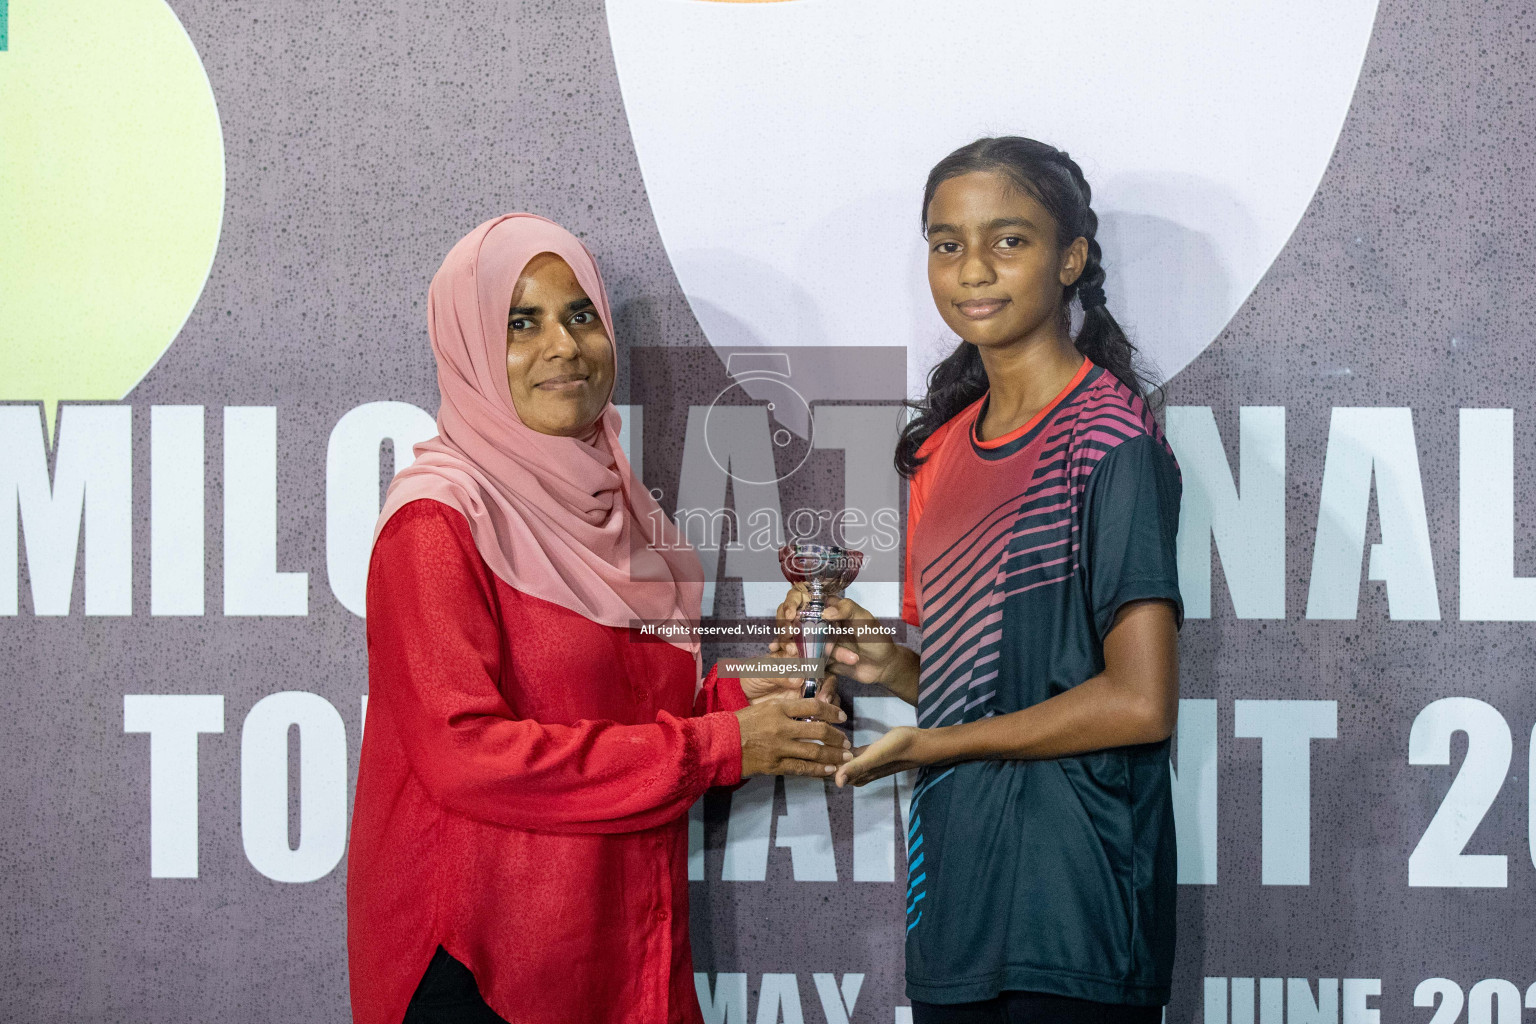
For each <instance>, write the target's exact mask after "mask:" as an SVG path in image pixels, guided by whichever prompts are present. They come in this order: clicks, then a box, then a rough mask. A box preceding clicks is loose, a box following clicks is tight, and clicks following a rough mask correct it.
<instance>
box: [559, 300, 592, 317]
mask: <svg viewBox="0 0 1536 1024" xmlns="http://www.w3.org/2000/svg"><path fill="white" fill-rule="evenodd" d="M591 307H592V300H591V299H589V298H587V297H586V296H582V297H581V298H579V299H572V300H571V301H570V302H567V303H566V304H565V311H566V312H567V313H577V312H580V311H581V310H583V309H590V308H591Z"/></svg>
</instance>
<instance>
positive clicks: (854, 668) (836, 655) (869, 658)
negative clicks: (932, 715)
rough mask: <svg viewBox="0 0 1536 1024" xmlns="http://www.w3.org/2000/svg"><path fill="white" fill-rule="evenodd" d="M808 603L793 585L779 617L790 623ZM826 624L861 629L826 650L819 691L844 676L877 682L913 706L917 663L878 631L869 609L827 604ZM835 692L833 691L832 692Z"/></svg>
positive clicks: (846, 603)
mask: <svg viewBox="0 0 1536 1024" xmlns="http://www.w3.org/2000/svg"><path fill="white" fill-rule="evenodd" d="M809 600H810V594H809V593H808V592H807V591H806V589H805V587H804V585H803V584H796V585H795V587H794V588H793V589H792V590H791V591H790V592H789V596H788V597H786V598H785V599H784V604H782V605H780V606H779V608H780V615H781V617H786V618H787V619H788V620H790V621H794V620H795V619H797V618H798V617H799V614H800V609H801V608H802V607H804V605H805V604H806V603H807V602H808V601H809ZM821 617H822V619H823V621H826V622H836V623H840V624H842V625H847V626H855V627H864V628H863V629H862V630H861V631H860V632H859V633H858V634H856V635H854V636H850V637H844V638H843V639H841V640H838V641H836V642H835V643H831V644H830V645H829V648H828V665H827V671H828V673H829V675H828V677H827V679H826V680H825V681H824V682H823V683H822V688H823V692H826V691H827V690H829V689H830V688H832V687H834V686H835V685H836V680H835V677H837V676H844V677H846V678H848V679H852V680H853V681H854V682H857V683H878V684H879V685H881V686H883V687H885V688H886V689H887V690H890V691H891V692H892V693H894V694H895V695H896V696H898V697H900V698H901V699H902V700H905V701H906V702H907V703H908V704H914V705H915V704H916V703H917V683H918V675H919V672H920V670H921V667H922V666H921V663H920V662H919V660H918V657H917V654H916V653H914V652H913V651H912V650H911V649H910V648H907V647H902V646H900V645H899V644H897V643H896V642H895V641H894V640H892V639H890V638H889V637H888V636H887V635H885V634H883V633H880V632H878V631H877V630H876V629H875V627H876V626H878V625H879V620H877V619H876V618H875V617H874V616H873V615H871V614H870V612H869V609H867V608H864V607H863V606H862V605H859V604H858V603H857V602H854V601H852V600H850V599H848V598H846V597H841V598H838V599H837V600H835V601H831V602H829V603H828V604H827V606H826V607H825V608H824V609H822V613H821ZM834 692H835V691H834Z"/></svg>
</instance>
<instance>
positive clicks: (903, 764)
mask: <svg viewBox="0 0 1536 1024" xmlns="http://www.w3.org/2000/svg"><path fill="white" fill-rule="evenodd" d="M923 741H924V736H923V730H921V729H914V728H912V727H911V726H910V725H902V726H897V727H896V728H894V729H892V730H891V731H890V732H888V733H886V734H885V735H884V736H881V737H880V738H879V739H877V740H875V742H873V743H871V744H870V745H869V746H867V747H861V748H860V749H859V750H857V751H855V752H854V758H853V760H851V761H849V762H847V763H846V764H844V765H843V766H842V767H840V768H839V769H838V770H837V784H838V786H839V787H842V786H847V785H854V786H862V785H864V784H865V783H866V782H874V781H875V780H876V779H883V778H885V777H886V776H887V775H895V774H896V773H897V772H904V771H907V770H908V769H910V768H921V767H923V766H924V765H926V764H928V763H929V762H928V760H927V758H926V752H925V750H924V743H923Z"/></svg>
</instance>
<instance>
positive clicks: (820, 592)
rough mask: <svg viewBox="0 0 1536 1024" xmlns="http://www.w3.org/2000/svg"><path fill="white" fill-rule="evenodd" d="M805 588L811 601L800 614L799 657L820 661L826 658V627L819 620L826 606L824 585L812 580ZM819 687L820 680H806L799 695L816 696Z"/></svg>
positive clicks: (823, 582)
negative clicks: (808, 591)
mask: <svg viewBox="0 0 1536 1024" xmlns="http://www.w3.org/2000/svg"><path fill="white" fill-rule="evenodd" d="M807 586H808V588H809V589H810V594H811V599H810V601H808V602H807V603H806V605H805V607H804V608H803V609H802V610H801V612H800V638H801V639H800V644H801V657H804V658H815V659H817V660H818V661H820V660H821V659H822V658H824V657H826V653H827V644H826V639H825V636H824V633H825V629H826V626H825V623H823V622H822V620H821V612H822V609H824V608H825V607H826V606H827V603H826V583H825V581H823V580H819V579H812V580H810V581H809V582H808V584H807ZM820 685H821V680H820V678H814V679H813V678H807V679H806V680H805V686H804V687H803V689H802V691H801V695H802V696H805V697H814V696H816V690H817V688H818V687H819V686H820Z"/></svg>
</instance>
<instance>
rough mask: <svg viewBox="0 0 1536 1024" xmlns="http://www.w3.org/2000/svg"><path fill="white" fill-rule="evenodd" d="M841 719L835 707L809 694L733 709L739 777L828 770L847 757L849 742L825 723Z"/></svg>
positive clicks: (825, 773) (821, 774)
mask: <svg viewBox="0 0 1536 1024" xmlns="http://www.w3.org/2000/svg"><path fill="white" fill-rule="evenodd" d="M847 720H848V716H847V715H845V714H843V712H842V710H841V709H840V708H836V707H833V706H832V705H831V704H828V703H827V702H826V701H821V700H815V699H810V698H800V699H796V700H772V701H764V702H763V703H760V704H754V705H752V706H751V707H748V708H742V709H741V710H740V711H738V712H736V721H737V722H738V723H740V725H741V777H742V778H744V779H745V778H747V777H748V776H751V775H814V776H816V777H818V778H825V777H826V776H828V775H831V774H832V773H833V772H834V771H836V770H837V766H838V765H840V764H842V763H843V762H844V761H846V760H848V759H850V758H852V757H853V754H851V753H850V752H849V751H850V748H851V747H852V746H853V744H851V743H849V742H848V740H847V738H846V737H844V736H843V734H842V733H840V732H838V731H837V729H836V728H834V727H833V726H832V725H831V724H830V723H832V722H846V721H847ZM816 741H820V742H819V743H818V742H816Z"/></svg>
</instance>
